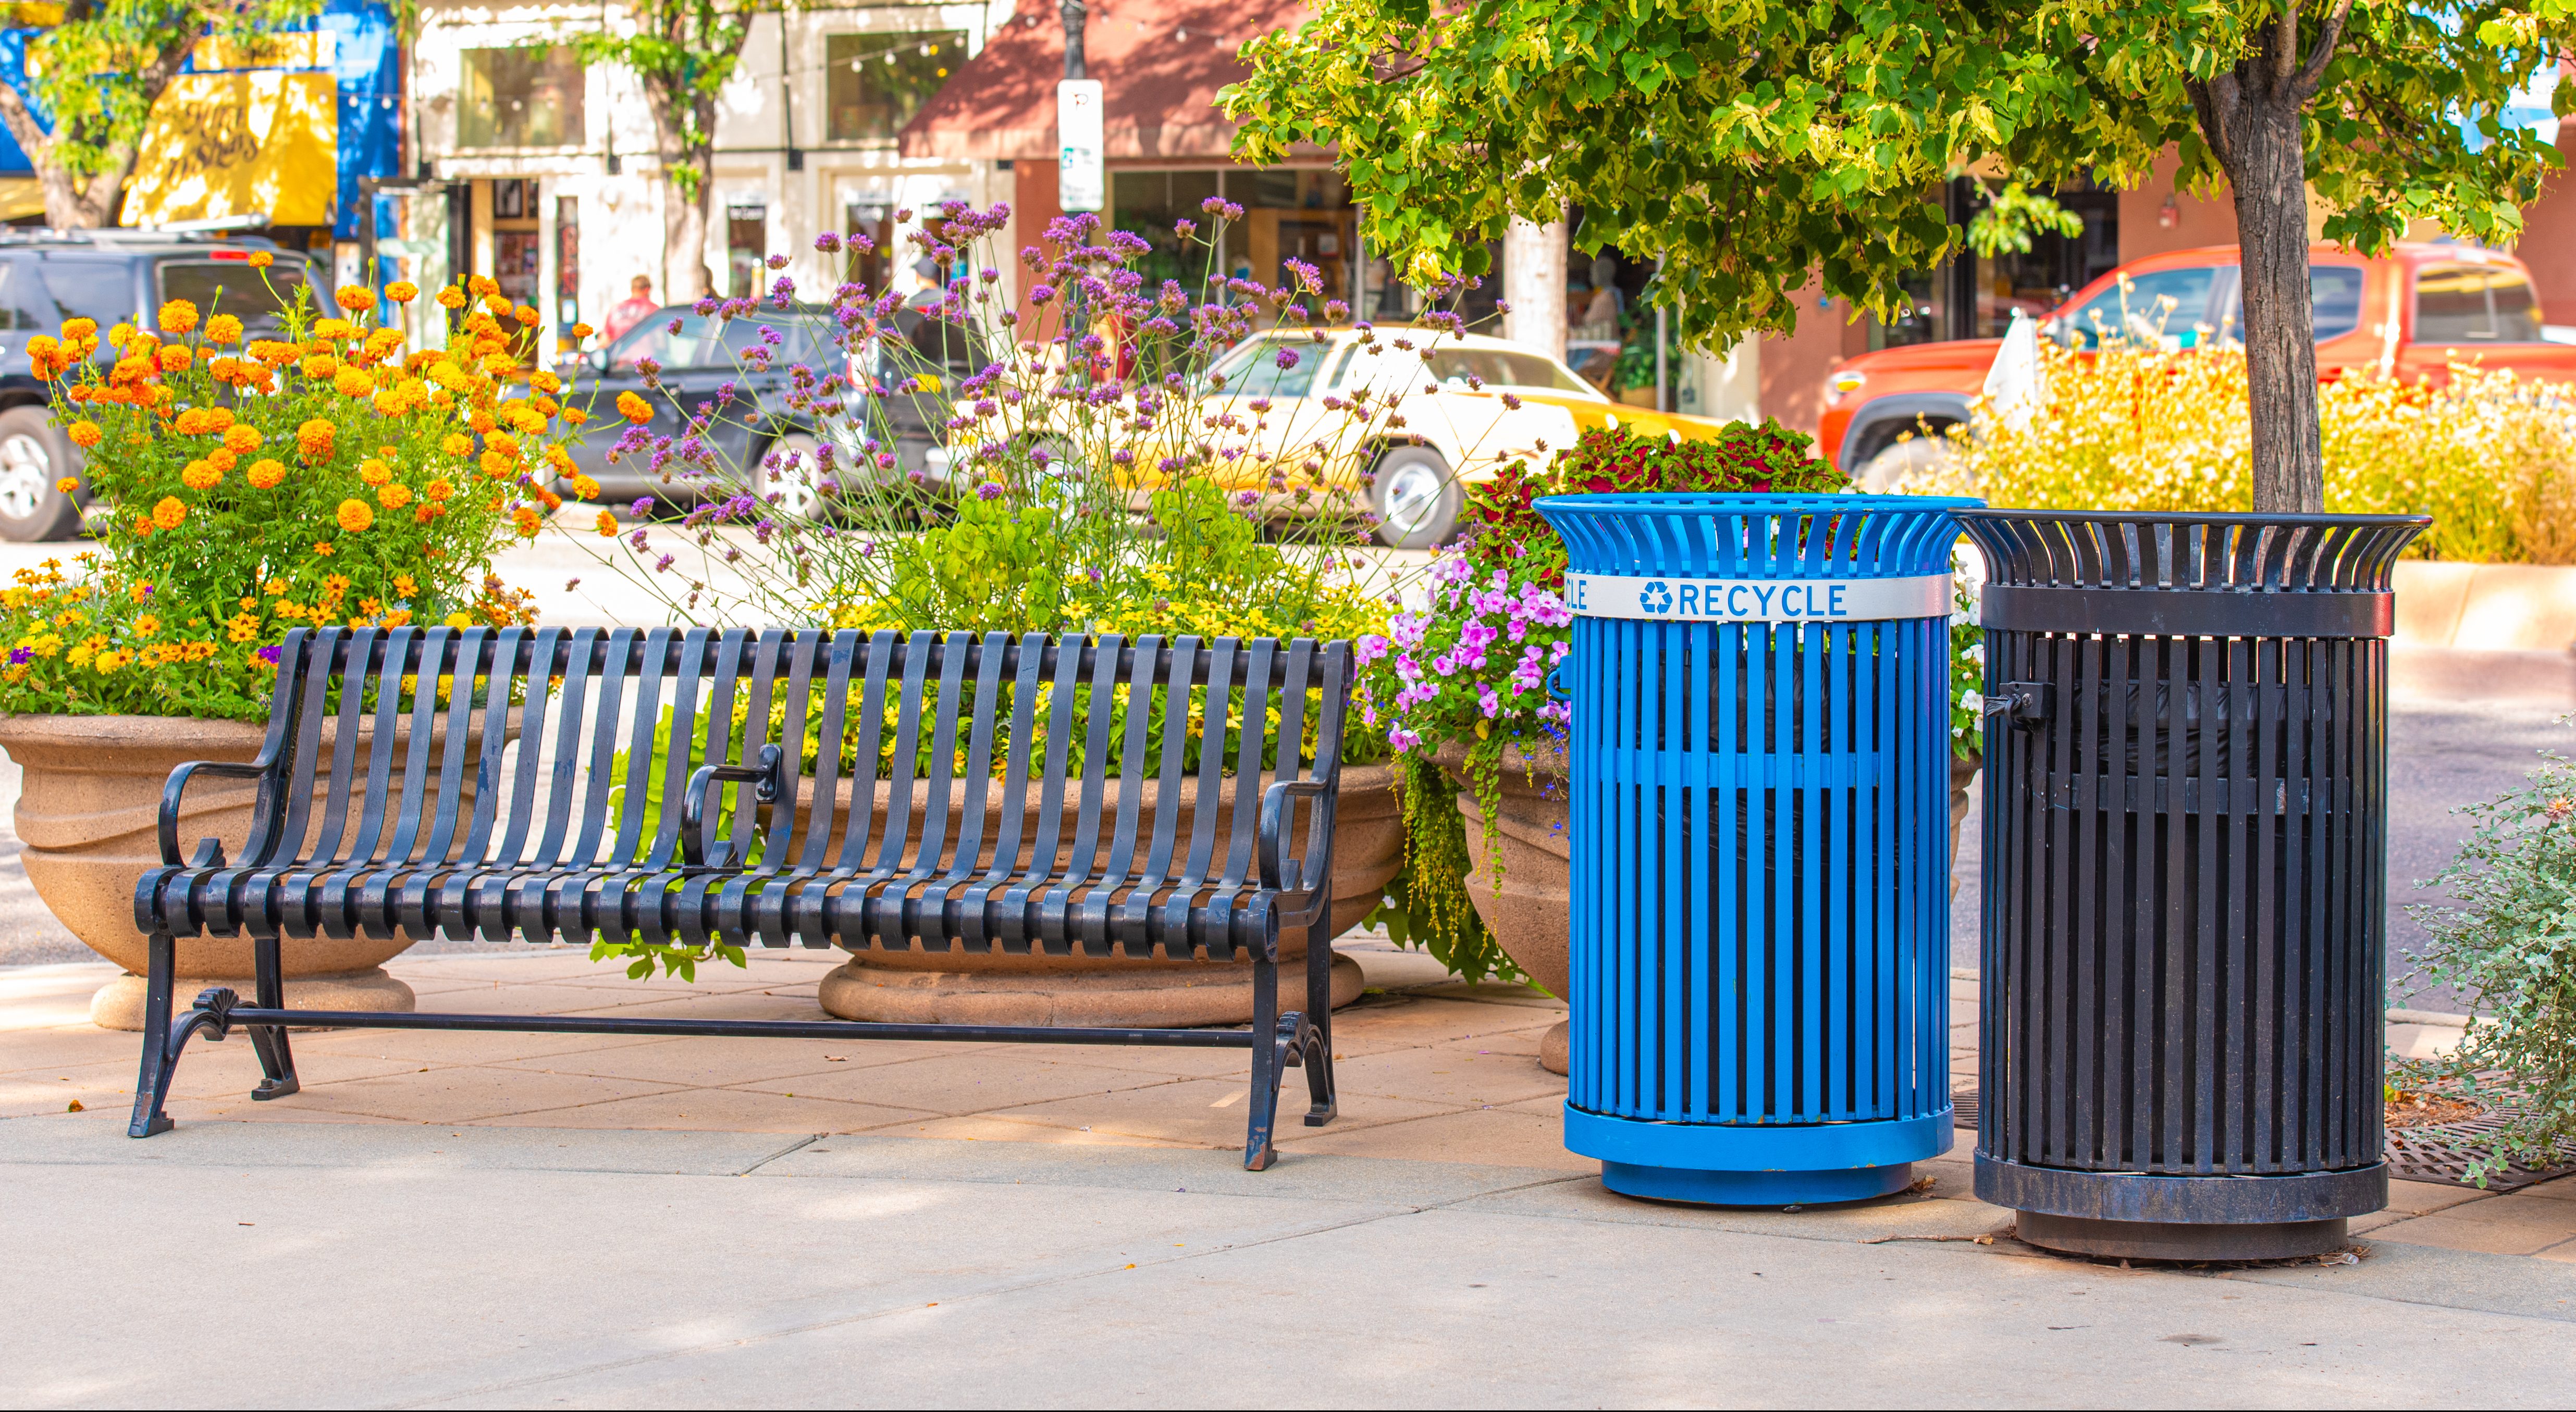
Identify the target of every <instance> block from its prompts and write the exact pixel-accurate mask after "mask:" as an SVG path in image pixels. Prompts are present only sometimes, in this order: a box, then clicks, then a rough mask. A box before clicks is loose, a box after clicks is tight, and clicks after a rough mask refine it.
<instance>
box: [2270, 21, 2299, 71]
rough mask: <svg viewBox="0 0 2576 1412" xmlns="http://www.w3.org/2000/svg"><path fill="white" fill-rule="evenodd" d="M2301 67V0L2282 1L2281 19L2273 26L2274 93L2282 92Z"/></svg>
mask: <svg viewBox="0 0 2576 1412" xmlns="http://www.w3.org/2000/svg"><path fill="white" fill-rule="evenodd" d="M2298 66H2299V0H2281V18H2280V19H2279V20H2278V21H2277V22H2275V23H2274V24H2273V26H2272V91H2273V92H2275V93H2278V92H2280V91H2281V90H2282V89H2283V88H2284V87H2285V86H2287V85H2288V83H2289V82H2290V74H2291V72H2292V71H2293V70H2295V69H2296V68H2298Z"/></svg>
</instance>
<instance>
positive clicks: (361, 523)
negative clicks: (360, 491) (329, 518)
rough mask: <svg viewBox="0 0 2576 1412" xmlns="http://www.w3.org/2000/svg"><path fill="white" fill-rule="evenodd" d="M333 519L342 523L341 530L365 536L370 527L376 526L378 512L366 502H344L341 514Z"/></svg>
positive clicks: (341, 506) (341, 504)
mask: <svg viewBox="0 0 2576 1412" xmlns="http://www.w3.org/2000/svg"><path fill="white" fill-rule="evenodd" d="M333 518H334V519H336V520H338V521H339V522H340V528H342V529H344V530H347V531H348V532H349V533H351V534H364V533H366V532H367V529H368V527H369V526H372V525H373V524H375V522H376V512H375V511H374V510H373V509H371V508H369V507H368V505H367V502H366V501H364V500H343V501H341V502H340V512H339V514H337V515H335V516H333Z"/></svg>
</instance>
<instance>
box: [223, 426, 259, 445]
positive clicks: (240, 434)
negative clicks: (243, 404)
mask: <svg viewBox="0 0 2576 1412" xmlns="http://www.w3.org/2000/svg"><path fill="white" fill-rule="evenodd" d="M262 439H263V438H262V437H261V436H260V434H259V428H257V427H254V426H247V425H244V424H242V423H240V422H235V423H234V424H233V425H231V426H229V427H226V428H224V449H225V450H226V451H233V452H244V451H257V450H258V449H259V443H260V441H261V440H262Z"/></svg>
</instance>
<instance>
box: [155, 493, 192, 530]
mask: <svg viewBox="0 0 2576 1412" xmlns="http://www.w3.org/2000/svg"><path fill="white" fill-rule="evenodd" d="M187 522H188V506H187V504H186V502H184V501H182V500H180V499H179V497H178V496H175V495H164V496H162V497H161V501H160V503H159V504H157V505H154V506H153V507H152V523H154V524H156V525H159V526H160V527H161V528H163V529H177V528H178V527H179V526H181V525H184V524H186V523H187Z"/></svg>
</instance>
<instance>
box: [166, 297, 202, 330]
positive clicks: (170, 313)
mask: <svg viewBox="0 0 2576 1412" xmlns="http://www.w3.org/2000/svg"><path fill="white" fill-rule="evenodd" d="M160 324H161V327H163V328H165V329H167V330H169V331H170V332H172V333H186V332H187V331H188V330H190V329H192V328H195V327H196V326H197V306H196V305H194V304H191V303H189V302H188V301H187V300H185V299H173V300H170V301H168V302H167V303H165V304H163V305H162V306H161V318H160Z"/></svg>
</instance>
